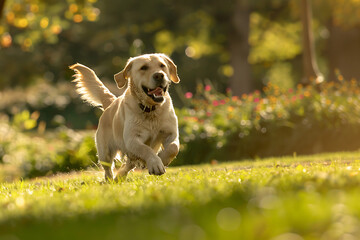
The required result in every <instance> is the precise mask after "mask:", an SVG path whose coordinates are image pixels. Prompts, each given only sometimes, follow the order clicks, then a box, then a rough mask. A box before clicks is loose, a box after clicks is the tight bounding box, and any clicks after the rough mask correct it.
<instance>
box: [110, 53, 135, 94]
mask: <svg viewBox="0 0 360 240" xmlns="http://www.w3.org/2000/svg"><path fill="white" fill-rule="evenodd" d="M131 66H132V61H131V59H129V60H128V62H127V63H126V66H125V68H124V69H123V70H122V71H121V72H118V73H117V74H115V75H114V79H115V82H116V84H117V86H118V88H123V87H124V86H125V85H126V83H127V80H128V78H129V77H130V70H131Z"/></svg>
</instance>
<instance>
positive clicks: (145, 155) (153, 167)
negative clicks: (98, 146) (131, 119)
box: [124, 128, 165, 175]
mask: <svg viewBox="0 0 360 240" xmlns="http://www.w3.org/2000/svg"><path fill="white" fill-rule="evenodd" d="M125 129H126V128H125ZM128 132H131V130H130V129H126V131H124V135H125V134H127V133H128ZM132 133H133V134H132V135H131V137H129V138H127V140H126V142H125V146H126V149H127V154H128V155H130V157H131V158H139V159H142V160H144V161H145V162H146V165H147V168H148V170H149V173H150V174H154V175H162V174H164V173H165V167H164V164H163V163H162V161H161V159H160V158H159V157H158V156H157V155H156V153H155V152H154V150H153V149H152V148H151V147H149V146H147V145H146V144H145V143H144V142H145V141H144V140H143V139H142V137H141V135H140V134H134V132H132ZM128 136H129V135H128Z"/></svg>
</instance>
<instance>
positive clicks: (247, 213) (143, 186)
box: [0, 152, 360, 240]
mask: <svg viewBox="0 0 360 240" xmlns="http://www.w3.org/2000/svg"><path fill="white" fill-rule="evenodd" d="M359 172H360V152H350V153H336V154H323V155H314V156H304V157H284V158H271V159H263V160H261V161H260V160H259V161H244V162H231V163H221V164H216V165H211V166H210V165H198V166H186V167H180V168H169V169H168V170H167V173H166V174H165V175H163V176H149V175H148V174H147V173H146V172H133V173H130V174H129V176H128V178H127V180H125V181H123V182H121V183H104V182H103V180H102V173H101V172H82V173H74V174H67V175H59V176H55V177H50V178H40V179H35V180H26V181H21V182H14V183H0V239H1V240H21V239H52V240H55V239H102V240H105V239H159V240H161V239H181V240H192V239H196V240H204V239H226V240H227V239H254V240H255V239H256V240H261V239H272V240H301V239H314V240H315V239H323V240H332V239H344V240H345V239H347V240H352V239H359V237H360V188H359V187H360V174H359Z"/></svg>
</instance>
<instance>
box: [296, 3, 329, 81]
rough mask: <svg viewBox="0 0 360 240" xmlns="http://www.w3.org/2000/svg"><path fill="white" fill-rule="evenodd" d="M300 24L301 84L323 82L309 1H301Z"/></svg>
mask: <svg viewBox="0 0 360 240" xmlns="http://www.w3.org/2000/svg"><path fill="white" fill-rule="evenodd" d="M301 22H302V26H303V32H302V39H303V69H304V73H303V74H304V75H303V78H302V81H301V83H302V84H305V85H307V84H309V83H310V82H311V81H315V82H316V83H321V82H322V81H323V80H324V77H323V75H322V74H321V73H320V71H319V68H318V65H317V61H316V57H315V45H314V37H313V33H312V31H313V30H312V8H311V2H310V1H309V0H301Z"/></svg>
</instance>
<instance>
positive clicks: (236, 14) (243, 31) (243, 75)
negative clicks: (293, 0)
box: [228, 0, 254, 96]
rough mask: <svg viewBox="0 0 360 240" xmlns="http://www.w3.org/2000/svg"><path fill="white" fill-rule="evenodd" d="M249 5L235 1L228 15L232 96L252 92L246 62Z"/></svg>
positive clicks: (248, 67) (248, 50)
mask: <svg viewBox="0 0 360 240" xmlns="http://www.w3.org/2000/svg"><path fill="white" fill-rule="evenodd" d="M250 13H251V9H250V3H249V1H248V0H236V2H235V6H234V9H233V11H232V15H230V21H229V24H230V31H229V33H228V36H229V40H228V41H229V43H228V44H229V52H230V64H231V66H232V68H233V74H232V76H231V78H230V84H229V85H230V88H231V90H232V93H233V95H238V96H240V95H242V94H244V93H249V92H252V91H253V90H254V83H253V78H252V76H251V75H252V74H251V71H252V70H251V66H250V63H249V61H248V57H249V52H250V45H249V33H250Z"/></svg>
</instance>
